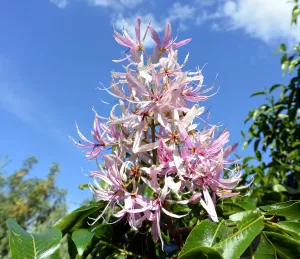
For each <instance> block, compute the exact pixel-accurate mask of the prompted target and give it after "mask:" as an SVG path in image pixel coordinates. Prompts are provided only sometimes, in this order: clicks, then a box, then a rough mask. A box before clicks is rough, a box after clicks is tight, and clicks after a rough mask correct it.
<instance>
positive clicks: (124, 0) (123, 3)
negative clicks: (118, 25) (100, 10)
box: [89, 0, 144, 10]
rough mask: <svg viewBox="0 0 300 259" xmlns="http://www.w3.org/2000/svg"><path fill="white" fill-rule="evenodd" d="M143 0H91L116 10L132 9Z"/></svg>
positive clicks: (98, 4) (91, 2)
mask: <svg viewBox="0 0 300 259" xmlns="http://www.w3.org/2000/svg"><path fill="white" fill-rule="evenodd" d="M143 2H144V0H89V3H90V4H91V5H94V6H100V7H110V8H112V9H116V10H122V9H124V8H127V9H131V8H134V7H136V6H137V5H139V4H141V3H143Z"/></svg>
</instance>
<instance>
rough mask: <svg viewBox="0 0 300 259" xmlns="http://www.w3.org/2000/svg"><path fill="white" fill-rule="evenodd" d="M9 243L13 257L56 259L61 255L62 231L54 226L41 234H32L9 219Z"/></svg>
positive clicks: (20, 258) (17, 258) (16, 258)
mask: <svg viewBox="0 0 300 259" xmlns="http://www.w3.org/2000/svg"><path fill="white" fill-rule="evenodd" d="M6 222H7V227H8V229H9V245H10V250H11V255H12V258H13V259H47V258H51V259H55V258H58V256H59V247H60V241H61V239H62V233H61V232H60V230H59V229H56V228H53V229H50V230H48V231H46V232H44V233H41V234H31V233H28V232H26V231H25V230H24V229H23V228H21V227H20V226H19V224H18V223H17V222H16V220H15V219H8V220H7V221H6Z"/></svg>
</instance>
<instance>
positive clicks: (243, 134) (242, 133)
mask: <svg viewBox="0 0 300 259" xmlns="http://www.w3.org/2000/svg"><path fill="white" fill-rule="evenodd" d="M241 135H242V137H243V139H245V133H244V132H243V131H242V130H241Z"/></svg>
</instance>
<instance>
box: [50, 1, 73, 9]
mask: <svg viewBox="0 0 300 259" xmlns="http://www.w3.org/2000/svg"><path fill="white" fill-rule="evenodd" d="M49 1H50V3H52V4H55V5H56V6H57V7H58V8H60V9H63V8H65V7H66V6H67V5H68V3H69V2H68V0H49Z"/></svg>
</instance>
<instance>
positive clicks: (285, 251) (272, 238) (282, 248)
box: [264, 232, 300, 259]
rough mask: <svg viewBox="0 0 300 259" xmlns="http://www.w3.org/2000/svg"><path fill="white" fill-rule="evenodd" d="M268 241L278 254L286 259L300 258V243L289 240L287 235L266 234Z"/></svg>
mask: <svg viewBox="0 0 300 259" xmlns="http://www.w3.org/2000/svg"><path fill="white" fill-rule="evenodd" d="M264 233H265V235H266V237H267V239H268V241H269V242H270V243H271V244H272V245H273V246H274V248H275V249H276V252H277V253H278V254H279V255H280V256H281V257H282V258H286V259H291V258H300V242H297V241H295V240H294V239H292V238H289V237H288V236H286V235H282V234H278V233H274V232H264Z"/></svg>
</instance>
